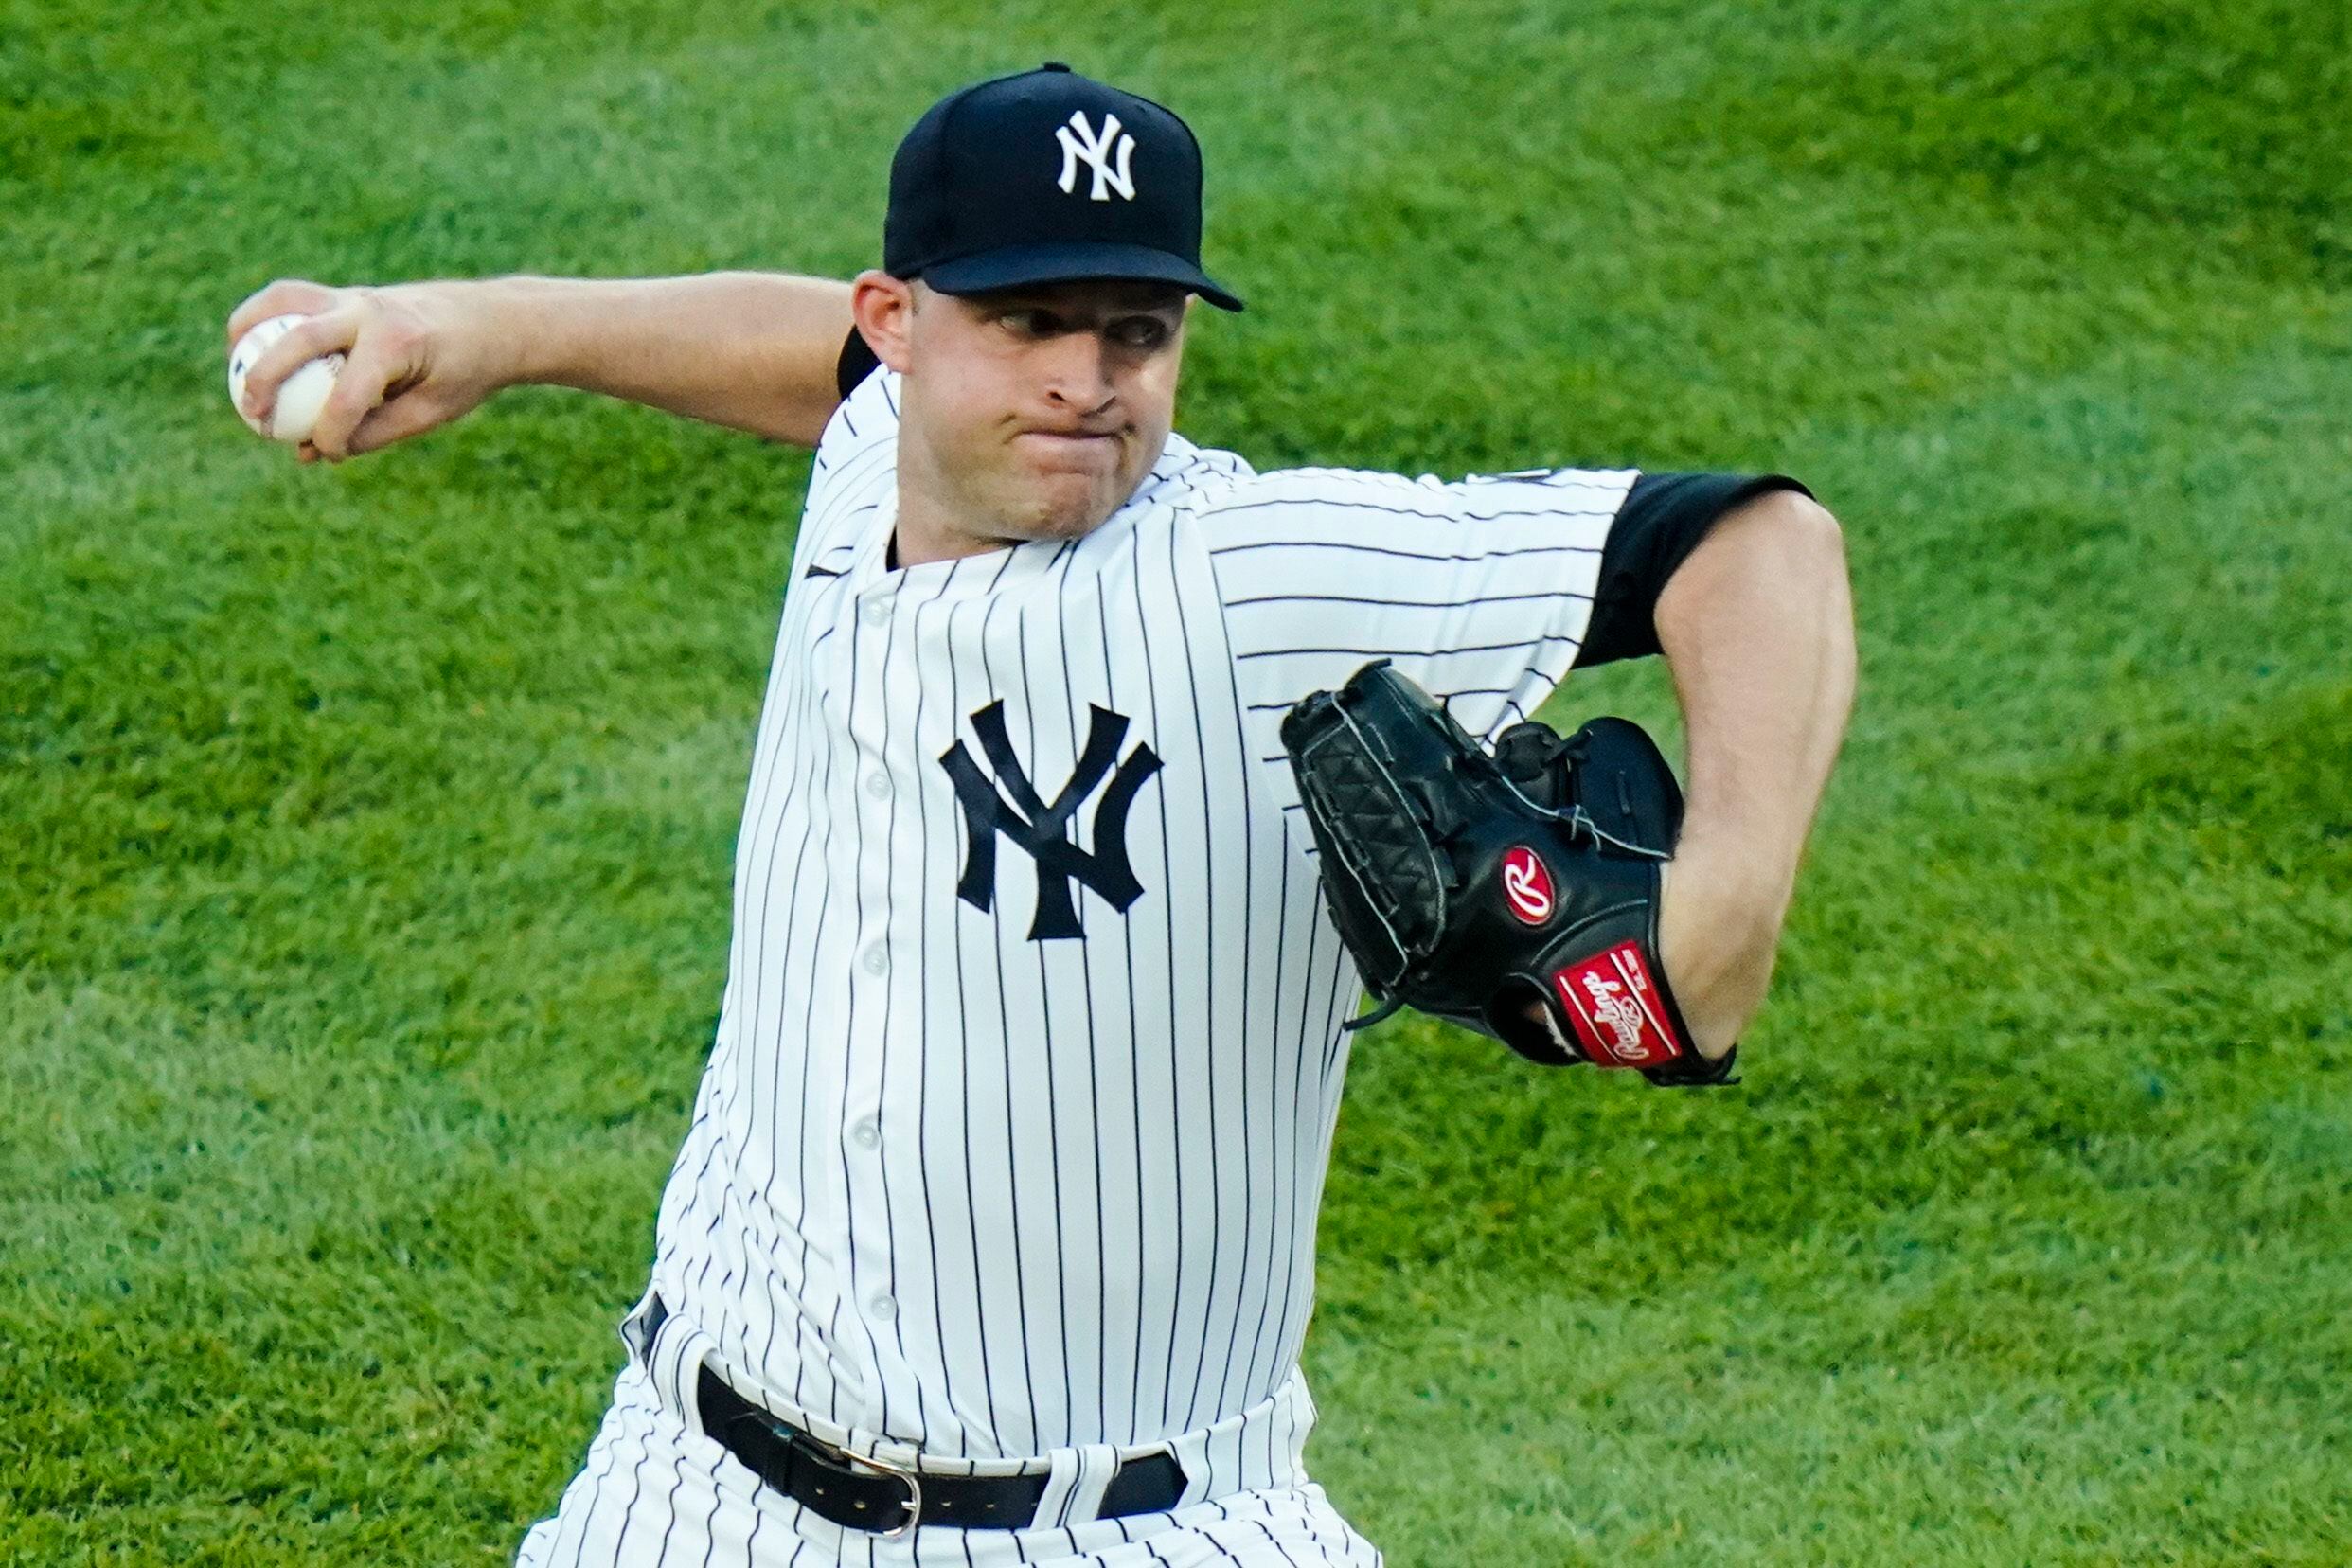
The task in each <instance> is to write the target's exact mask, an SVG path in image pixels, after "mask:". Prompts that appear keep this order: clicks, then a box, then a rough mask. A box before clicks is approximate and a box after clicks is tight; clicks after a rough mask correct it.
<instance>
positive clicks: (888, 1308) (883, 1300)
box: [873, 1295, 899, 1323]
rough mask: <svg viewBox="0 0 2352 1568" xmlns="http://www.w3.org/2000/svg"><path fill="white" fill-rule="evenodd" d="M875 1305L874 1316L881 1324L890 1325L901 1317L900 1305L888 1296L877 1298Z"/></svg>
mask: <svg viewBox="0 0 2352 1568" xmlns="http://www.w3.org/2000/svg"><path fill="white" fill-rule="evenodd" d="M873 1305H874V1316H875V1318H876V1320H877V1321H879V1322H882V1323H888V1322H889V1321H890V1320H891V1319H892V1318H894V1317H897V1316H898V1315H899V1304H898V1303H897V1302H895V1301H893V1300H891V1299H890V1298H889V1297H888V1296H886V1295H878V1296H876V1297H875V1298H874V1304H873Z"/></svg>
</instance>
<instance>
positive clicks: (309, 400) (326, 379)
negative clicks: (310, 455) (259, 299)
mask: <svg viewBox="0 0 2352 1568" xmlns="http://www.w3.org/2000/svg"><path fill="white" fill-rule="evenodd" d="M309 319H310V318H309V317H307V316H301V315H280V316H272V317H270V318H269V320H267V321H263V322H257V323H256V324H255V325H254V326H253V327H252V328H250V329H248V330H247V331H246V333H245V335H244V336H243V337H241V338H239V339H238V340H237V347H234V348H232V349H230V350H229V370H228V385H229V401H230V403H231V404H232V405H234V406H235V408H236V409H237V417H238V418H239V419H244V420H245V423H246V424H247V425H248V426H250V427H251V428H252V430H253V432H254V434H255V435H257V436H267V437H269V438H270V439H272V440H274V441H284V442H287V443H288V444H289V445H292V444H296V443H299V442H302V441H307V440H309V439H310V438H311V427H312V425H315V424H316V423H318V411H319V410H320V409H322V408H324V407H326V406H327V394H328V393H330V392H332V391H333V390H334V389H335V376H336V373H337V372H339V371H340V370H342V368H343V356H342V355H341V354H325V355H322V356H320V357H319V358H317V359H314V360H311V361H309V362H307V363H306V364H303V365H297V366H296V367H295V368H294V374H293V375H291V376H288V377H287V378H286V379H285V380H284V381H283V382H281V383H278V387H277V401H276V404H275V405H274V406H273V407H272V408H271V409H270V422H269V426H268V428H267V429H264V428H263V427H262V426H261V425H260V424H259V423H258V421H256V420H253V419H246V416H245V372H246V371H248V370H250V369H252V368H253V365H254V363H255V362H256V361H257V360H258V359H260V357H261V356H262V355H263V354H265V353H267V352H268V351H269V347H270V345H271V344H273V343H276V341H277V340H278V339H279V338H282V337H284V336H285V335H286V334H287V333H288V332H290V331H292V330H294V325H295V324H296V323H297V322H301V321H307V320H309Z"/></svg>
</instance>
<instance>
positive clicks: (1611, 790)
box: [1282, 659, 1733, 1086]
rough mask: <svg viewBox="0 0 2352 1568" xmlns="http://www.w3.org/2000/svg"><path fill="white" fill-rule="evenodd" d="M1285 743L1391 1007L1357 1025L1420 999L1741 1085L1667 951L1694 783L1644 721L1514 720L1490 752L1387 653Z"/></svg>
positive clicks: (1354, 942) (1527, 1037) (1560, 1059)
mask: <svg viewBox="0 0 2352 1568" xmlns="http://www.w3.org/2000/svg"><path fill="white" fill-rule="evenodd" d="M1282 743H1283V745H1284V747H1285V748H1286V749H1287V750H1288V751H1289V752H1290V754H1291V768H1292V772H1293V773H1294V774H1295V775H1297V778H1298V792H1299V797H1300V799H1301V800H1302V801H1303V802H1304V804H1305V806H1306V811H1307V821H1308V824H1309V826H1310V828H1311V829H1312V830H1313V832H1314V836H1315V846H1316V847H1317V849H1318V850H1319V851H1320V852H1321V854H1322V857H1323V894H1324V898H1325V900H1327V902H1328V903H1329V905H1330V909H1331V919H1332V922H1333V923H1334V924H1336V925H1337V926H1338V927H1339V933H1340V936H1341V938H1342V939H1343V940H1344V941H1345V942H1346V944H1347V948H1348V951H1349V952H1350V953H1354V954H1355V957H1356V963H1357V967H1358V968H1359V969H1360V970H1362V971H1363V979H1364V984H1365V985H1366V986H1367V987H1369V988H1370V989H1371V991H1372V994H1373V995H1374V996H1375V997H1377V998H1379V999H1380V1001H1381V1003H1382V1004H1383V1006H1382V1007H1381V1008H1380V1009H1379V1010H1378V1011H1376V1012H1373V1013H1371V1014H1369V1015H1367V1016H1365V1017H1364V1018H1363V1019H1360V1020H1357V1021H1355V1022H1354V1023H1353V1024H1351V1025H1350V1027H1358V1028H1360V1027H1362V1026H1363V1025H1366V1024H1370V1023H1373V1022H1375V1021H1377V1020H1379V1019H1381V1018H1385V1017H1387V1016H1388V1015H1389V1014H1390V1013H1391V1012H1394V1011H1395V1010H1396V1009H1397V1008H1399V1007H1417V1008H1418V1009H1419V1010H1421V1011H1422V1012H1425V1013H1430V1014H1433V1015H1434V1016H1436V1017H1439V1018H1445V1019H1451V1020H1452V1021H1453V1022H1454V1023H1456V1024H1461V1025H1467V1026H1468V1027H1470V1028H1472V1029H1476V1030H1478V1031H1479V1032H1480V1033H1482V1034H1488V1035H1492V1036H1493V1037H1494V1038H1496V1039H1498V1040H1500V1041H1502V1042H1504V1043H1505V1044H1506V1045H1508V1046H1510V1047H1511V1049H1513V1050H1515V1051H1517V1052H1519V1053H1520V1054H1521V1055H1522V1056H1524V1057H1527V1058H1528V1059H1530V1060H1535V1061H1540V1062H1543V1063H1546V1064H1547V1065H1562V1066H1564V1065H1566V1064H1568V1063H1571V1062H1577V1061H1590V1062H1592V1063H1593V1064H1594V1065H1595V1066H1597V1067H1632V1068H1636V1069H1639V1070H1640V1072H1641V1073H1642V1074H1643V1076H1645V1077H1646V1078H1648V1079H1649V1081H1650V1082H1652V1083H1660V1084H1673V1085H1678V1086H1684V1085H1700V1084H1715V1083H1723V1082H1728V1081H1733V1080H1732V1078H1731V1071H1732V1055H1731V1054H1726V1055H1725V1056H1724V1057H1723V1058H1722V1059H1721V1060H1713V1061H1711V1060H1707V1059H1706V1058H1705V1057H1702V1056H1701V1055H1700V1054H1699V1051H1698V1049H1697V1047H1696V1046H1694V1045H1693V1044H1692V1043H1691V1041H1690V1030H1689V1029H1688V1027H1687V1026H1686V1025H1684V1022H1683V1015H1682V1011H1681V1009H1680V1008H1678V1007H1676V1006H1675V1005H1674V993H1673V992H1672V991H1671V990H1669V989H1667V987H1666V970H1665V967H1664V966H1663V965H1662V964H1660V962H1659V961H1658V893H1659V886H1660V877H1659V869H1658V868H1659V866H1660V864H1662V863H1663V862H1665V861H1666V860H1667V859H1668V858H1669V857H1670V856H1671V855H1672V853H1673V848H1674V841H1675V837H1676V835H1677V834H1678V833H1680V831H1681V830H1682V825H1683V793H1682V791H1681V790H1680V789H1679V788H1677V787H1676V785H1675V782H1674V771H1673V769H1672V768H1670V767H1668V766H1667V764H1666V758H1665V757H1662V756H1660V755H1659V753H1658V748H1657V745H1656V744H1655V743H1654V742H1653V741H1652V740H1651V739H1649V736H1648V733H1647V732H1646V731H1644V730H1643V729H1642V727H1641V726H1640V725H1639V724H1636V723H1633V722H1630V721H1629V720H1624V719H1595V720H1594V721H1593V722H1591V723H1589V724H1586V725H1585V726H1584V727H1583V728H1582V729H1580V730H1578V731H1577V733H1576V734H1574V735H1572V736H1570V737H1568V738H1567V739H1565V740H1563V739H1560V738H1559V735H1558V734H1556V733H1555V732H1554V731H1553V730H1551V729H1550V728H1549V727H1547V726H1545V725H1543V724H1538V723H1521V724H1513V725H1512V726H1511V727H1510V728H1508V729H1506V730H1505V731H1504V732H1503V733H1502V734H1501V735H1499V736H1497V737H1496V738H1495V746H1494V752H1493V754H1492V755H1491V756H1490V755H1488V753H1487V752H1486V751H1485V750H1483V749H1482V748H1481V747H1480V746H1479V745H1478V743H1477V742H1476V741H1475V740H1473V739H1470V736H1469V735H1468V734H1467V733H1466V732H1465V731H1464V730H1463V728H1462V726H1461V725H1459V724H1457V723H1455V722H1453V720H1452V716H1451V715H1449V714H1448V713H1447V712H1446V711H1445V710H1444V709H1443V708H1441V707H1440V706H1439V705H1438V704H1436V703H1434V702H1433V701H1431V700H1430V697H1429V694H1428V693H1427V692H1425V691H1423V690H1422V689H1421V688H1420V687H1419V686H1416V685H1414V684H1413V683H1412V682H1411V681H1409V680H1407V679H1405V678H1404V677H1403V676H1402V675H1399V673H1397V671H1396V670H1394V669H1392V668H1389V667H1388V662H1387V661H1386V660H1384V659H1383V660H1381V661H1379V662H1377V663H1374V664H1369V665H1366V666H1364V667H1363V668H1362V669H1360V670H1358V671H1356V673H1355V674H1354V675H1353V676H1352V677H1350V678H1349V680H1348V682H1347V684H1346V685H1345V686H1342V687H1340V689H1339V690H1337V691H1318V692H1316V693H1314V694H1313V695H1312V696H1310V697H1309V698H1307V700H1306V701H1304V702H1302V703H1300V704H1298V705H1297V706H1295V707H1293V708H1292V709H1291V711H1290V712H1289V713H1288V714H1287V715H1285V716H1284V718H1283V721H1282Z"/></svg>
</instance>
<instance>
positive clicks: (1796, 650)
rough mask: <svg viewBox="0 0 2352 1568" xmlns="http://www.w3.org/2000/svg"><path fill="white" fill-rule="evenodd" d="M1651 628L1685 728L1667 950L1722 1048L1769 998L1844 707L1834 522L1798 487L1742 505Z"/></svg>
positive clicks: (1706, 1038)
mask: <svg viewBox="0 0 2352 1568" xmlns="http://www.w3.org/2000/svg"><path fill="white" fill-rule="evenodd" d="M1656 623H1657V627H1658V636H1659V642H1660V645H1661V646H1662V647H1663V648H1664V650H1665V652H1666V662H1667V665H1668V667H1669V668H1670V669H1671V670H1672V672H1673V676H1674V684H1675V690H1676V693H1677V695H1678V696H1679V698H1680V699H1681V702H1682V706H1683V712H1684V720H1685V722H1686V725H1687V729H1688V733H1689V760H1688V770H1687V771H1688V783H1689V801H1688V807H1687V811H1686V814H1685V816H1684V826H1683V838H1682V841H1681V844H1680V846H1679V847H1678V848H1677V851H1676V855H1675V861H1674V864H1673V866H1672V867H1671V868H1670V870H1669V873H1668V888H1669V893H1668V897H1667V900H1666V908H1665V910H1664V912H1663V922H1662V923H1663V927H1664V929H1663V930H1662V932H1661V943H1662V946H1664V947H1665V948H1666V950H1667V951H1666V963H1667V969H1668V973H1669V975H1670V976H1671V977H1672V979H1673V982H1674V986H1675V989H1676V992H1677V994H1678V998H1679V999H1680V1000H1681V1001H1682V1002H1683V1004H1684V1012H1685V1014H1686V1016H1688V1017H1689V1020H1690V1023H1691V1026H1692V1028H1693V1030H1694V1032H1696V1033H1697V1034H1699V1036H1700V1037H1701V1043H1702V1047H1707V1048H1711V1049H1712V1050H1713V1051H1715V1052H1717V1053H1719V1051H1720V1050H1721V1049H1723V1048H1726V1047H1728V1046H1729V1044H1730V1043H1731V1039H1732V1037H1733V1036H1734V1035H1736V1034H1737V1030H1738V1028H1739V1027H1740V1026H1741V1025H1744V1024H1745V1023H1746V1021H1747V1019H1748V1017H1749V1016H1750V1015H1751V1014H1752V1013H1753V1012H1754V1011H1755V1007H1757V1006H1758V1005H1759V1004H1760V1003H1761V1002H1762V1000H1763V997H1764V991H1765V988H1766V986H1767V985H1768V984H1769V982H1770V980H1771V976H1772V963H1773V952H1774V950H1775V948H1776V947H1777V945H1778V942H1779V936H1780V927H1781V921H1782V919H1783V918H1785V916H1786V915H1787V913H1788V907H1789V901H1790V899H1791V895H1792V893H1793V891H1794V888H1795V883H1796V872H1797V865H1798V862H1799V860H1800V858H1801V857H1802V855H1803V853H1804V848H1805V841H1806V837H1807V834H1808V833H1809V831H1810V829H1811V827H1812V821H1813V814H1814V812H1815V811H1816V810H1817V809H1818V808H1819V806H1820V804H1821V796H1822V792H1823V790H1824V788H1825V786H1826V784H1827V782H1828V777H1829V770H1830V767H1831V764H1832V763H1833V762H1834V761H1835V759H1836V757H1837V753H1838V747H1839V744H1840V742H1841V740H1842V739H1844V733H1845V721H1846V715H1847V713H1848V711H1849V710H1850V709H1851V707H1852V705H1853V700H1854V681H1855V659H1854V626H1853V606H1852V601H1851V598H1850V596H1849V592H1848V588H1847V582H1846V571H1845V558H1844V543H1843V540H1842V538H1841V536H1840V533H1839V530H1838V526H1837V523H1836V521H1835V520H1834V519H1833V518H1831V517H1830V516H1829V514H1828V513H1827V512H1826V511H1824V510H1823V509H1822V508H1819V507H1818V506H1816V505H1814V504H1813V503H1812V502H1810V501H1808V500H1806V499H1805V498H1804V497H1803V496H1801V495H1798V494H1796V493H1795V492H1793V491H1781V492H1775V493H1773V494H1770V495H1767V496H1764V497H1761V498H1759V499H1758V500H1757V501H1755V502H1752V503H1750V504H1749V505H1748V506H1746V507H1743V508H1740V510H1739V511H1738V512H1737V513H1736V514H1735V515H1733V516H1731V517H1729V518H1726V519H1725V520H1724V521H1723V522H1722V523H1720V524H1719V525H1718V526H1717V527H1716V528H1715V530H1714V532H1713V533H1712V534H1710V535H1709V537H1708V538H1707V540H1706V542H1705V543H1702V545H1700V547H1699V548H1698V549H1697V550H1695V551H1693V552H1692V553H1691V556H1690V559H1689V560H1688V561H1684V563H1683V566H1682V567H1681V569H1680V570H1678V571H1677V572H1676V573H1675V575H1674V578H1673V579H1672V580H1671V581H1670V582H1668V583H1667V585H1666V591H1665V592H1664V593H1663V594H1662V595H1661V596H1660V597H1659V600H1658V608H1657V614H1656ZM1678 966H1679V967H1678Z"/></svg>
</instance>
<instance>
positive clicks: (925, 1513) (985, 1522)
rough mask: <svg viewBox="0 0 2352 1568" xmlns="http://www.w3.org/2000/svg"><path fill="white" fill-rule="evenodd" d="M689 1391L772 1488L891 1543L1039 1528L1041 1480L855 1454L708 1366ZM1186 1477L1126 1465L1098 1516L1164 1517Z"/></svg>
mask: <svg viewBox="0 0 2352 1568" xmlns="http://www.w3.org/2000/svg"><path fill="white" fill-rule="evenodd" d="M695 1387H696V1393H697V1396H698V1398H699V1399H700V1400H701V1403H702V1410H703V1430H704V1432H707V1433H708V1434H710V1435H711V1437H712V1438H713V1439H714V1440H716V1441H717V1442H719V1443H721V1444H722V1445H723V1446H724V1447H725V1448H726V1450H727V1452H730V1453H733V1454H734V1455H735V1456H736V1457H737V1458H738V1459H740V1460H741V1461H743V1463H744V1464H745V1465H746V1466H748V1467H749V1468H750V1470H751V1471H752V1473H753V1474H755V1475H757V1476H758V1477H759V1479H760V1480H762V1481H764V1482H766V1483H767V1484H768V1485H769V1486H771V1487H773V1488H775V1489H776V1490H777V1491H780V1492H782V1493H784V1494H785V1495H786V1496H787V1497H790V1498H792V1499H793V1500H794V1501H795V1502H797V1503H799V1504H800V1506H803V1507H805V1508H807V1509H809V1510H810V1511H811V1512H812V1513H815V1514H818V1515H820V1516H822V1517H824V1518H826V1519H829V1520H831V1521H832V1522H833V1523H836V1524H845V1525H847V1526H848V1527H849V1528H851V1529H853V1530H871V1531H873V1532H875V1533H877V1534H879V1535H882V1536H883V1537H885V1538H889V1539H895V1538H897V1537H899V1536H902V1535H904V1534H906V1533H907V1532H908V1531H909V1530H912V1529H914V1528H915V1526H916V1525H918V1524H946V1525H950V1526H952V1527H953V1528H956V1529H964V1530H970V1529H997V1530H1017V1529H1022V1528H1025V1527H1026V1526H1027V1525H1029V1524H1031V1523H1034V1522H1035V1521H1036V1518H1037V1505H1038V1500H1039V1499H1040V1498H1042V1497H1043V1496H1044V1495H1045V1488H1046V1485H1047V1483H1048V1482H1049V1481H1050V1480H1051V1477H1049V1476H1043V1475H923V1474H918V1473H917V1472H916V1471H914V1470H902V1469H900V1468H899V1467H898V1466H896V1465H890V1464H884V1463H882V1462H881V1461H879V1460H874V1459H868V1458H865V1457H864V1456H862V1455H861V1456H857V1457H852V1456H851V1455H849V1454H847V1453H845V1452H842V1451H841V1450H840V1449H837V1448H835V1447H833V1446H832V1445H831V1444H830V1443H827V1442H823V1441H820V1440H819V1439H817V1438H815V1437H812V1436H811V1435H810V1434H808V1433H805V1432H803V1431H801V1430H800V1429H799V1428H798V1427H794V1426H788V1425H786V1424H785V1423H784V1422H782V1421H779V1420H777V1419H776V1418H775V1417H773V1416H771V1415H769V1414H768V1413H767V1412H766V1411H764V1410H761V1409H760V1408H759V1407H758V1406H757V1405H755V1404H753V1403H752V1402H751V1401H750V1400H749V1399H744V1398H743V1396H742V1395H740V1394H738V1393H737V1392H736V1391H735V1390H734V1389H732V1388H729V1387H728V1386H727V1385H726V1383H725V1382H724V1381H722V1379H721V1378H720V1376H719V1375H718V1374H717V1373H716V1372H713V1371H712V1370H711V1369H710V1368H709V1367H707V1366H704V1367H703V1368H702V1369H701V1375H700V1377H699V1378H698V1380H697V1381H696V1385H695ZM1184 1490H1185V1472H1184V1470H1183V1469H1182V1467H1180V1466H1179V1465H1178V1464H1177V1463H1176V1459H1175V1456H1174V1455H1173V1454H1169V1453H1154V1454H1150V1455H1148V1456H1147V1457H1145V1458H1141V1459H1130V1460H1128V1461H1127V1462H1126V1463H1124V1464H1122V1465H1121V1466H1119V1469H1118V1472H1117V1473H1116V1474H1115V1475H1114V1476H1112V1478H1111V1484H1110V1486H1109V1487H1108V1488H1105V1490H1104V1491H1103V1494H1102V1506H1101V1507H1099V1508H1097V1509H1096V1518H1098V1519H1123V1518H1126V1517H1127V1516H1128V1515H1130V1514H1143V1513H1165V1512H1167V1510H1168V1509H1170V1508H1173V1507H1174V1506H1176V1500H1177V1499H1178V1498H1179V1497H1182V1496H1183V1495H1184Z"/></svg>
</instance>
